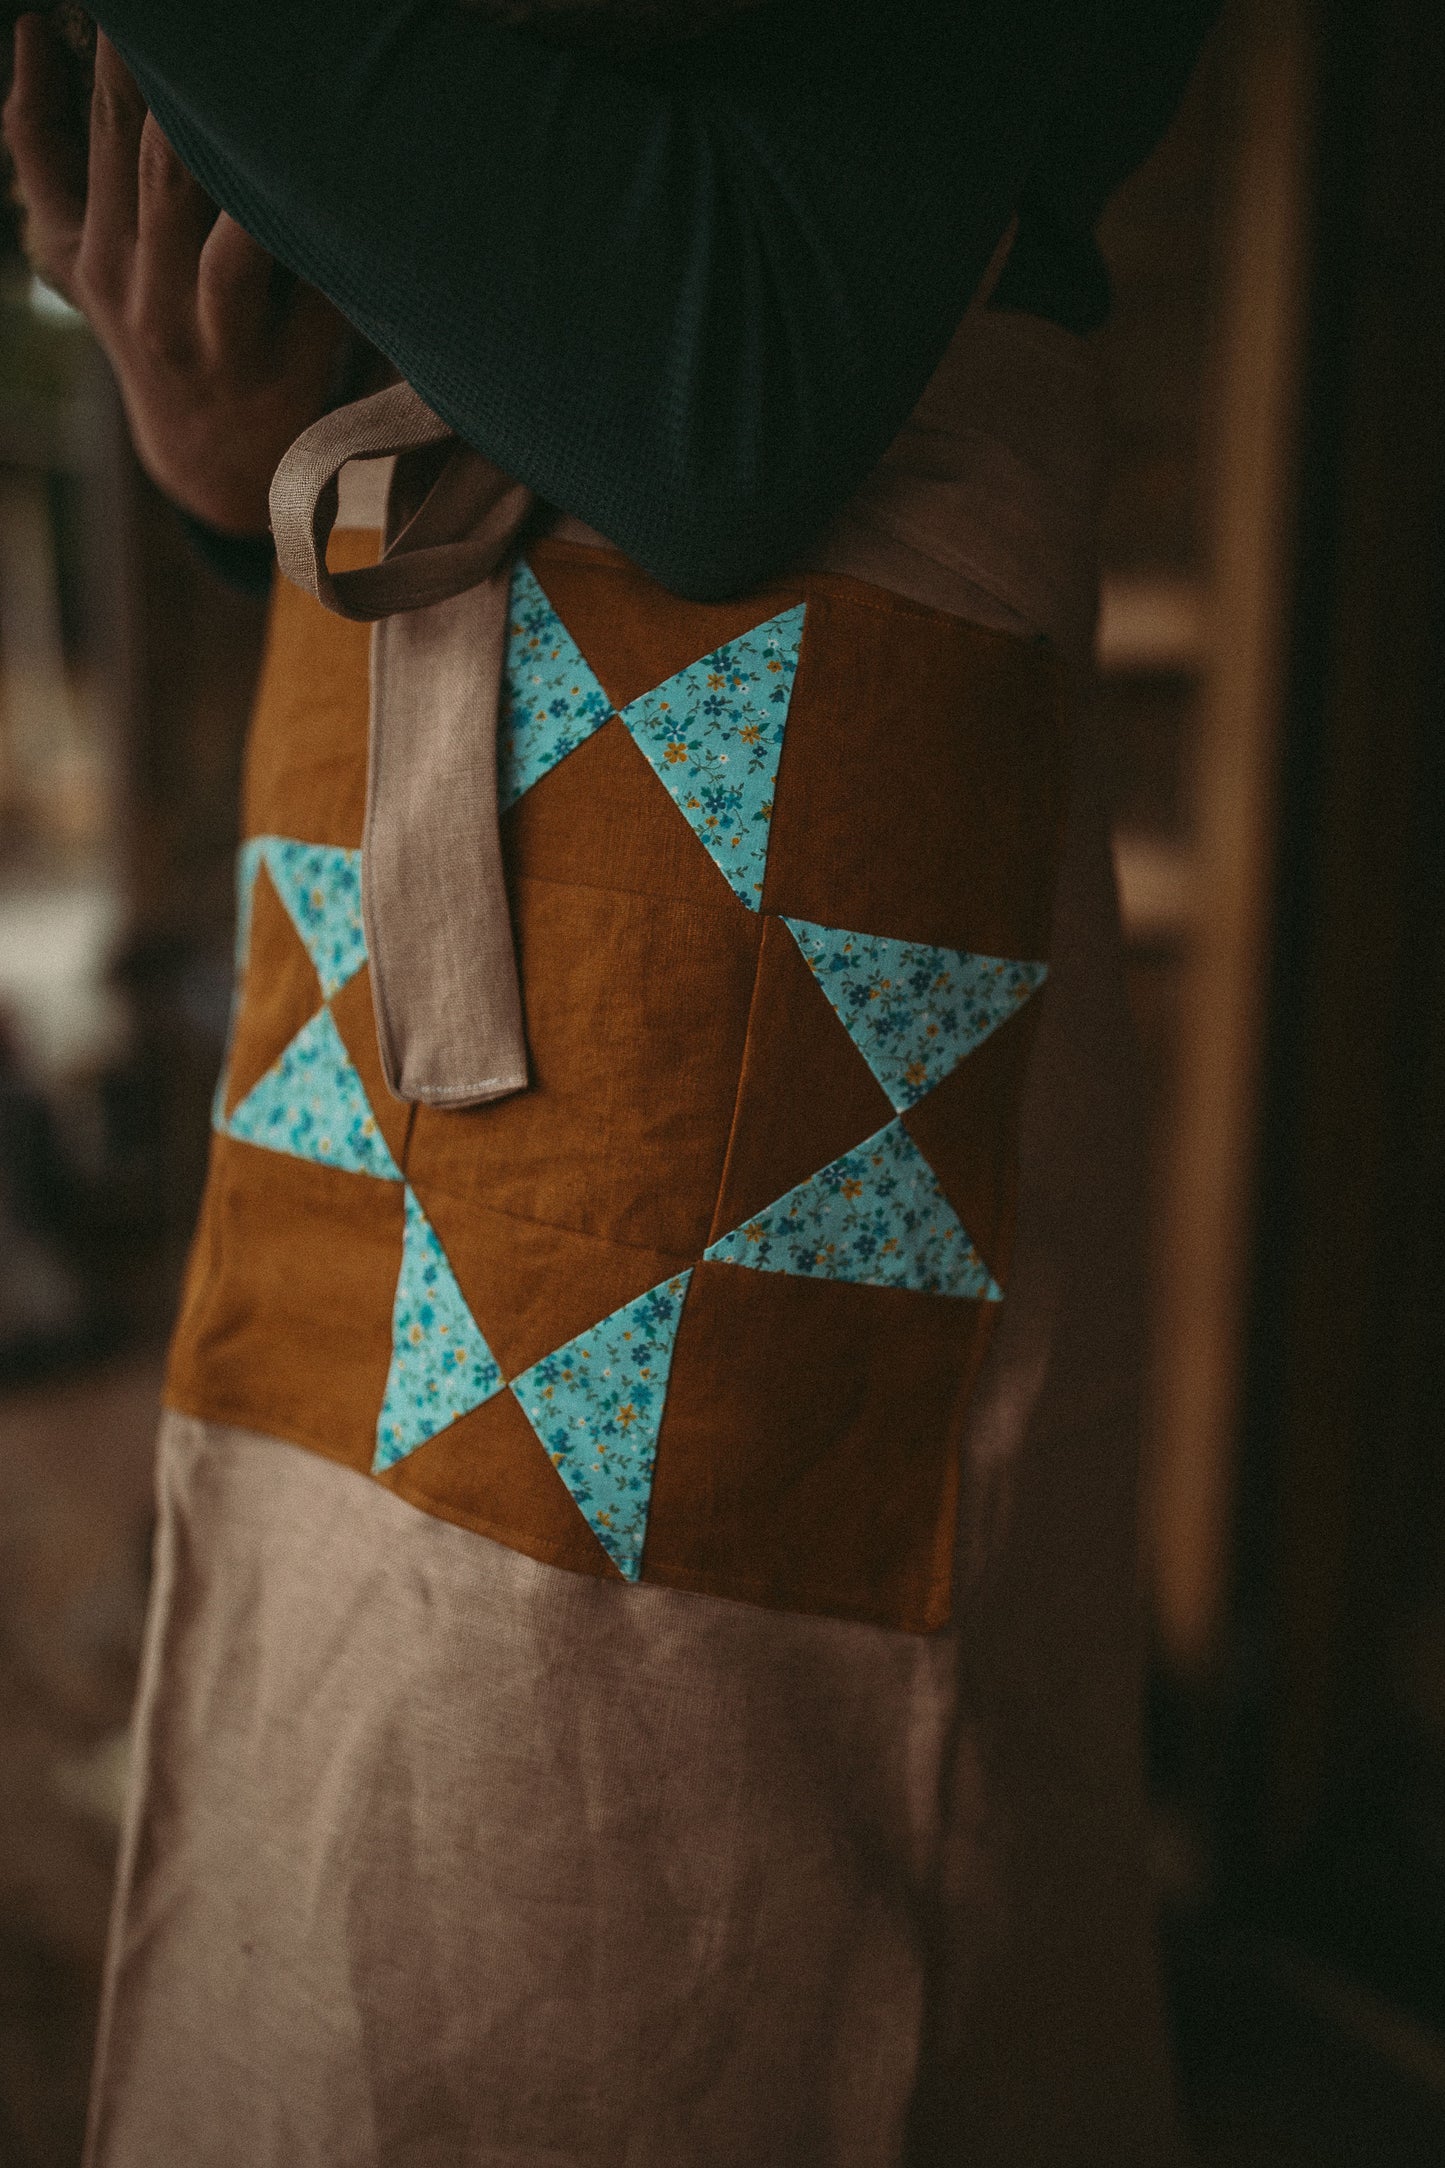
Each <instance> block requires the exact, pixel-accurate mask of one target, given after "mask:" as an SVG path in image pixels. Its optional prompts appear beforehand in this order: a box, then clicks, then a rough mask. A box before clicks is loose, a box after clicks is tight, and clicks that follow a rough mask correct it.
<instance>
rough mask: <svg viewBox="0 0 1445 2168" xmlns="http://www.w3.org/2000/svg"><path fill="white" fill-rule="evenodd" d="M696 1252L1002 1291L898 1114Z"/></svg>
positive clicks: (755, 1265)
mask: <svg viewBox="0 0 1445 2168" xmlns="http://www.w3.org/2000/svg"><path fill="white" fill-rule="evenodd" d="M705 1254H706V1255H707V1256H708V1257H711V1258H714V1259H716V1260H718V1261H719V1262H721V1263H724V1264H731V1265H746V1266H748V1267H749V1268H750V1269H751V1270H752V1271H754V1272H794V1273H799V1274H802V1275H804V1276H806V1277H808V1278H811V1279H822V1280H853V1281H856V1282H858V1283H859V1284H861V1285H863V1286H865V1287H904V1288H910V1289H912V1290H914V1291H915V1292H917V1293H919V1294H925V1295H958V1296H966V1297H970V1298H972V1299H973V1300H975V1301H978V1300H982V1301H985V1302H998V1301H999V1300H1001V1290H1000V1289H999V1287H998V1284H997V1282H996V1281H995V1280H994V1278H993V1276H992V1274H991V1273H990V1272H989V1270H988V1267H987V1266H986V1265H985V1263H984V1261H983V1259H982V1258H981V1257H980V1256H979V1254H978V1251H977V1250H976V1249H975V1248H974V1246H973V1244H972V1242H971V1241H970V1240H969V1237H968V1235H967V1233H966V1232H965V1230H964V1226H963V1223H962V1221H961V1220H960V1219H959V1217H958V1214H957V1213H956V1212H955V1211H954V1209H953V1206H952V1205H951V1204H950V1203H949V1201H948V1199H947V1198H946V1197H945V1196H944V1194H943V1191H942V1190H941V1189H940V1188H939V1186H938V1180H937V1177H936V1176H935V1174H934V1172H933V1169H932V1168H931V1167H930V1166H929V1164H928V1162H927V1160H926V1159H925V1158H924V1157H923V1154H922V1153H921V1152H920V1151H919V1149H918V1146H917V1145H916V1144H915V1143H914V1141H913V1139H912V1138H911V1137H910V1136H909V1134H908V1132H907V1130H906V1129H905V1128H904V1127H903V1124H902V1122H900V1121H892V1122H889V1123H888V1124H887V1125H886V1126H885V1127H884V1128H882V1129H880V1130H879V1131H878V1133H877V1135H876V1136H872V1137H869V1138H868V1140H867V1142H866V1143H864V1144H860V1145H858V1146H857V1147H856V1148H855V1149H854V1150H853V1151H851V1152H844V1153H843V1155H842V1157H841V1158H839V1159H835V1160H833V1161H832V1162H831V1163H830V1164H829V1165H828V1166H826V1167H824V1168H823V1169H822V1170H821V1171H820V1172H819V1173H817V1174H814V1175H810V1176H809V1177H808V1180H807V1181H806V1182H799V1183H798V1185H797V1187H796V1188H794V1189H790V1190H789V1191H788V1192H787V1194H786V1196H783V1197H780V1198H779V1199H778V1201H777V1203H776V1204H773V1205H769V1206H768V1208H767V1210H766V1211H764V1212H760V1213H758V1215H757V1216H756V1218H754V1219H750V1220H748V1221H746V1222H745V1223H744V1225H743V1226H741V1227H737V1228H734V1230H733V1231H732V1233H731V1234H727V1235H724V1236H723V1237H722V1238H721V1240H719V1241H717V1242H714V1243H713V1245H712V1247H711V1248H710V1249H709V1250H708V1251H707V1252H706V1253H705Z"/></svg>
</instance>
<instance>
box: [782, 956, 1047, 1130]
mask: <svg viewBox="0 0 1445 2168" xmlns="http://www.w3.org/2000/svg"><path fill="white" fill-rule="evenodd" d="M785 924H786V925H787V926H788V928H789V930H790V931H791V933H792V936H793V939H794V940H795V941H796V942H797V944H798V946H799V948H800V949H801V950H802V952H803V954H804V956H805V957H806V958H807V960H808V963H809V965H810V967H811V969H812V971H813V973H814V975H815V976H816V978H817V981H818V984H819V985H820V986H821V987H822V989H823V991H824V993H825V994H826V995H827V996H828V999H829V1001H831V1003H832V1004H833V1007H834V1009H835V1010H836V1011H837V1014H838V1017H839V1020H840V1021H841V1022H842V1023H843V1024H844V1026H845V1027H846V1028H847V1031H848V1034H849V1036H850V1037H851V1039H852V1041H853V1043H854V1045H855V1046H856V1047H857V1049H858V1051H859V1053H860V1054H861V1055H862V1056H863V1059H864V1060H865V1061H866V1062H867V1064H868V1066H869V1068H870V1069H871V1070H872V1071H873V1074H874V1076H875V1077H876V1078H877V1079H878V1082H879V1083H880V1084H881V1085H882V1087H883V1089H884V1091H885V1092H886V1093H887V1094H888V1097H889V1099H890V1100H891V1101H892V1103H893V1105H894V1107H895V1108H896V1109H897V1111H898V1112H899V1113H900V1114H901V1113H902V1112H903V1111H904V1109H905V1108H906V1107H911V1106H913V1105H915V1104H916V1102H917V1101H918V1100H920V1099H921V1098H922V1097H923V1095H924V1093H925V1092H930V1091H932V1089H933V1087H934V1085H935V1084H940V1083H942V1081H943V1079H944V1078H945V1077H946V1076H947V1075H948V1073H949V1071H950V1070H951V1069H955V1068H957V1066H958V1064H959V1063H960V1062H961V1061H962V1060H963V1057H964V1056H965V1054H971V1053H972V1052H973V1050H974V1048H975V1047H976V1046H982V1044H983V1042H984V1040H985V1039H986V1038H988V1036H989V1034H990V1033H991V1032H994V1031H997V1029H998V1027H999V1025H1000V1024H1002V1023H1003V1022H1005V1020H1006V1019H1007V1018H1008V1017H1010V1016H1012V1015H1013V1013H1014V1011H1015V1010H1016V1009H1018V1008H1020V1007H1022V1005H1023V1003H1024V1002H1026V1001H1027V1000H1028V998H1029V996H1030V994H1033V993H1036V992H1037V991H1038V989H1039V987H1040V986H1042V985H1043V983H1044V980H1045V979H1046V978H1047V977H1048V966H1047V965H1046V964H1031V963H1015V962H1012V961H1011V960H1010V959H1008V958H1007V957H1002V956H975V955H972V954H971V953H970V952H969V951H968V950H967V949H947V948H930V947H928V946H926V945H924V944H923V943H920V942H913V941H892V940H888V939H886V938H885V937H884V936H883V935H882V934H873V933H846V932H844V931H842V930H841V929H840V928H838V927H836V926H814V925H812V924H810V923H809V921H808V920H807V919H802V918H790V919H787V920H786V921H785Z"/></svg>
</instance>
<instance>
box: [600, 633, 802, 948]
mask: <svg viewBox="0 0 1445 2168" xmlns="http://www.w3.org/2000/svg"><path fill="white" fill-rule="evenodd" d="M804 607H805V606H804V605H803V604H802V603H799V604H798V606H797V607H796V608H795V609H791V610H784V611H783V613H782V615H781V616H779V617H773V618H769V619H768V621H767V623H766V624H762V625H755V626H754V627H753V629H752V631H751V632H745V633H743V634H742V635H741V636H740V637H739V638H738V639H736V640H730V641H728V642H727V644H726V645H725V646H723V647H720V648H716V649H715V650H714V651H713V653H712V654H711V655H704V656H703V658H702V660H701V661H700V662H695V663H690V664H689V665H688V667H687V669H686V670H680V671H679V672H678V673H677V675H676V676H675V677H670V678H668V679H666V681H665V682H664V683H663V684H661V685H659V686H657V687H656V688H655V689H654V690H653V691H652V692H650V693H644V694H643V695H642V697H641V698H640V699H638V700H634V701H632V702H631V703H630V705H629V706H627V707H626V708H624V709H623V710H622V720H623V722H624V723H625V724H626V725H627V727H628V729H629V730H630V731H631V732H632V735H633V738H634V740H635V741H636V743H637V745H638V746H639V748H640V749H641V751H642V752H643V753H644V754H645V755H646V757H647V759H648V762H649V763H650V765H651V767H652V770H653V773H654V774H655V775H656V776H657V777H658V779H659V780H660V781H661V783H662V784H663V785H664V787H665V788H666V790H667V793H668V796H669V797H670V798H671V799H672V801H673V803H674V805H676V806H677V807H678V809H679V811H680V812H681V813H682V814H683V816H684V818H685V819H686V820H687V822H688V824H689V826H690V827H691V829H692V831H693V834H694V835H695V836H696V837H697V839H698V841H699V842H700V843H701V844H702V846H703V848H704V849H705V850H706V851H707V853H708V855H709V857H710V858H711V859H712V861H713V864H714V865H715V866H716V867H717V868H718V871H719V872H720V873H721V874H722V876H723V878H724V880H726V881H727V883H728V885H729V887H730V888H731V889H732V890H733V893H734V894H735V895H736V896H737V897H738V898H739V899H740V900H741V901H742V902H743V903H745V904H746V905H747V906H748V908H749V910H752V911H756V910H757V909H759V907H760V905H761V902H762V893H763V875H764V873H765V872H766V870H767V863H768V824H769V822H770V821H771V819H772V815H773V791H774V787H775V784H776V781H777V774H778V756H779V754H780V752H781V751H782V745H783V732H784V729H785V727H786V725H787V720H788V704H789V702H790V701H791V699H792V696H793V680H794V677H795V676H796V674H797V668H798V648H799V644H800V642H801V640H802V636H803V615H804Z"/></svg>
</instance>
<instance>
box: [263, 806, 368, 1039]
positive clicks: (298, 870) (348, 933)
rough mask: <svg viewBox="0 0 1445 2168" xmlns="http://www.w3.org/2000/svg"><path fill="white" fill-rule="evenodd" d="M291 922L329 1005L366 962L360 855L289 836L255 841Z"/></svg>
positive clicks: (357, 852) (268, 837)
mask: <svg viewBox="0 0 1445 2168" xmlns="http://www.w3.org/2000/svg"><path fill="white" fill-rule="evenodd" d="M257 840H258V841H259V844H260V850H261V856H262V858H263V859H264V860H265V864H266V870H267V871H268V872H269V874H270V876H271V878H272V880H273V881H274V882H275V883H276V893H277V895H278V896H279V897H280V898H281V901H282V902H283V903H284V904H285V906H286V910H287V912H288V914H289V916H290V919H291V923H292V924H293V925H294V927H295V928H296V931H297V932H298V933H299V934H300V936H301V939H302V940H303V942H304V943H305V944H306V953H307V955H308V956H309V957H310V958H311V961H312V963H313V964H315V966H316V976H317V977H318V978H319V979H320V981H321V991H322V993H323V994H325V996H326V997H327V999H328V1000H330V998H331V996H332V995H333V994H339V993H340V991H341V989H342V987H343V986H344V985H345V984H346V982H347V980H348V979H350V978H354V977H355V976H356V973H357V972H358V971H359V970H360V969H361V967H362V965H363V964H364V963H365V962H366V935H365V933H364V932H363V930H362V925H361V853H360V851H344V850H339V849H337V848H336V847H335V846H333V845H331V844H322V843H297V842H294V841H293V840H292V839H291V838H290V837H288V836H262V837H260V838H258V839H257Z"/></svg>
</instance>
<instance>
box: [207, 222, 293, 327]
mask: <svg viewBox="0 0 1445 2168" xmlns="http://www.w3.org/2000/svg"><path fill="white" fill-rule="evenodd" d="M276 276H277V274H276V264H275V262H274V260H273V258H272V257H271V256H270V255H268V253H267V252H266V250H265V249H264V248H262V246H261V244H260V242H259V241H253V240H252V238H251V236H250V234H249V233H247V231H246V229H245V227H244V226H238V225H237V223H236V221H235V219H234V218H230V217H228V216H227V215H226V213H225V212H224V211H223V212H222V213H221V215H220V217H219V218H218V219H217V220H216V222H215V224H214V226H213V227H212V228H211V231H210V234H209V236H208V238H207V240H206V245H205V247H204V248H203V249H202V250H201V260H200V268H199V271H198V273H197V275H196V313H197V321H198V325H199V330H200V335H201V339H202V342H203V344H204V345H205V346H206V347H207V349H208V350H209V351H210V352H212V353H228V354H231V355H233V356H234V357H235V358H236V360H237V361H238V362H240V363H241V364H242V365H243V366H244V365H245V364H246V363H247V362H254V363H259V362H260V361H261V360H262V358H263V357H264V356H265V354H266V353H267V352H268V350H269V348H270V346H271V344H272V340H273V337H274V334H275V330H276V319H277V313H278V311H277V290H276Z"/></svg>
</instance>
